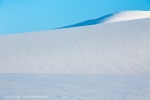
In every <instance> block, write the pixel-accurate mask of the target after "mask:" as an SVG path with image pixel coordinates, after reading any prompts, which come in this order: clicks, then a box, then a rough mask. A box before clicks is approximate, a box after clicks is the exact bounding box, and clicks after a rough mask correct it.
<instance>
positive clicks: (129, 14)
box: [104, 11, 150, 23]
mask: <svg viewBox="0 0 150 100" xmlns="http://www.w3.org/2000/svg"><path fill="white" fill-rule="evenodd" d="M143 18H150V11H122V12H117V13H113V15H112V16H110V17H108V18H106V19H105V21H104V23H111V22H120V21H127V20H135V19H143Z"/></svg>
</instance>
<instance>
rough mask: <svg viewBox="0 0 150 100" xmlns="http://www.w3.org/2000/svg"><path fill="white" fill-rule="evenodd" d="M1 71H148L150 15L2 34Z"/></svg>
mask: <svg viewBox="0 0 150 100" xmlns="http://www.w3.org/2000/svg"><path fill="white" fill-rule="evenodd" d="M0 73H50V74H149V73H150V18H147V19H140V20H134V21H124V22H118V23H107V24H97V25H92V26H87V27H77V28H68V29H59V30H51V31H42V32H32V33H25V34H13V35H1V36H0Z"/></svg>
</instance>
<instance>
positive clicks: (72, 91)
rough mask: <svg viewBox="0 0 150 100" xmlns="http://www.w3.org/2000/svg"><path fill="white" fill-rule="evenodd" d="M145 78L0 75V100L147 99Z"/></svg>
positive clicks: (148, 86) (149, 91)
mask: <svg viewBox="0 0 150 100" xmlns="http://www.w3.org/2000/svg"><path fill="white" fill-rule="evenodd" d="M149 83H150V76H149V75H48V74H0V100H149V98H150V84H149Z"/></svg>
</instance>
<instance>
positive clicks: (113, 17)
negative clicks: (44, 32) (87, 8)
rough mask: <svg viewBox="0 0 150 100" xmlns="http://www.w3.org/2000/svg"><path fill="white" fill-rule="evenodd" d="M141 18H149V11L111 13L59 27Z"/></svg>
mask: <svg viewBox="0 0 150 100" xmlns="http://www.w3.org/2000/svg"><path fill="white" fill-rule="evenodd" d="M143 18H150V11H121V12H116V13H111V14H108V15H105V16H102V17H100V18H96V19H91V20H87V21H83V22H80V23H77V24H73V25H69V26H64V27H60V28H70V27H78V26H87V25H94V24H102V23H112V22H120V21H127V20H136V19H143Z"/></svg>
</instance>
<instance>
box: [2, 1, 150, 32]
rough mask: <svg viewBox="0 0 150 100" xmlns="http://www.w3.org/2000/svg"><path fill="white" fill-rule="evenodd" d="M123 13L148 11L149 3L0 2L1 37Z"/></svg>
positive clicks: (149, 8)
mask: <svg viewBox="0 0 150 100" xmlns="http://www.w3.org/2000/svg"><path fill="white" fill-rule="evenodd" d="M123 10H150V0H0V34H14V33H23V32H32V31H42V30H50V29H54V28H57V27H62V26H66V25H70V24H74V23H78V22H81V21H84V20H88V19H92V18H97V17H100V16H103V15H106V14H109V13H112V12H117V11H123Z"/></svg>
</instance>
